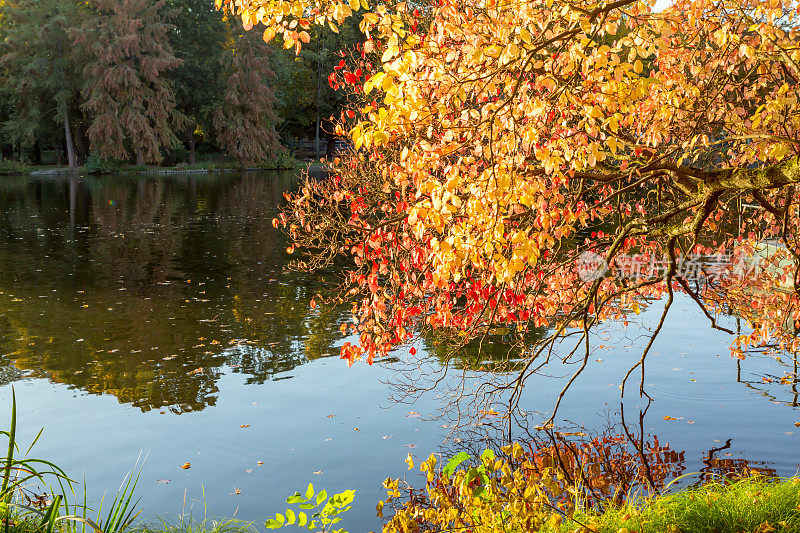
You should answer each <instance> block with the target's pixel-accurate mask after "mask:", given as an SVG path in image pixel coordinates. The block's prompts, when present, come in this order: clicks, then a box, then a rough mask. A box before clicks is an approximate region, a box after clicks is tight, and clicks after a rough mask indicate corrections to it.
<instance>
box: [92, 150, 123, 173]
mask: <svg viewBox="0 0 800 533" xmlns="http://www.w3.org/2000/svg"><path fill="white" fill-rule="evenodd" d="M83 169H84V170H85V171H86V172H88V173H89V174H106V173H108V172H114V171H115V170H119V169H120V165H119V163H117V162H116V161H112V160H110V159H104V158H102V157H100V156H99V155H98V154H95V153H93V154H90V155H89V157H87V158H86V162H85V163H84V164H83Z"/></svg>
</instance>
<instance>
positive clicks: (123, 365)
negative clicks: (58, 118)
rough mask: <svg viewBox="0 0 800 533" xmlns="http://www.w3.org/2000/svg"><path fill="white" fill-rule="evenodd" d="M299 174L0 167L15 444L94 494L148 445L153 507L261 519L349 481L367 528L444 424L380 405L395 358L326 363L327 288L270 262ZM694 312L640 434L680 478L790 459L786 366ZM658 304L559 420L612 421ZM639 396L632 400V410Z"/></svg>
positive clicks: (783, 466)
mask: <svg viewBox="0 0 800 533" xmlns="http://www.w3.org/2000/svg"><path fill="white" fill-rule="evenodd" d="M293 183H294V177H293V175H292V174H290V173H284V174H280V173H245V174H233V173H227V174H219V175H198V174H195V175H171V176H166V177H136V176H134V177H131V176H127V177H126V176H113V177H81V178H60V177H2V178H0V420H7V419H8V412H9V409H8V406H9V405H10V398H11V384H14V386H15V388H16V394H17V399H18V404H19V411H20V413H19V419H20V433H21V437H20V440H21V442H22V443H23V444H27V442H29V441H30V440H31V439H32V438H33V437H34V436H35V434H36V432H37V431H38V429H39V428H40V427H45V432H44V435H43V437H42V439H41V440H40V441H39V443H37V445H36V448H35V449H34V451H33V455H35V456H37V457H45V458H47V459H50V460H53V461H54V462H56V463H57V464H60V465H62V466H64V467H66V468H68V469H69V470H70V472H71V473H72V474H73V475H74V477H76V478H78V479H82V478H83V477H84V476H85V478H86V480H87V484H88V486H89V490H90V492H91V495H92V496H93V497H97V496H99V495H100V494H102V491H104V490H110V491H111V492H113V491H114V490H115V489H116V486H117V485H118V484H119V481H120V480H121V479H122V477H123V476H124V475H125V473H126V472H127V471H128V470H129V469H130V468H131V467H132V466H133V464H134V463H135V461H136V459H137V457H138V456H139V453H140V452H143V453H144V454H146V455H147V459H146V462H145V464H144V469H143V471H142V476H141V480H140V482H139V490H138V493H139V495H141V496H142V505H143V507H144V508H145V509H146V511H145V516H147V517H151V516H153V515H161V516H167V517H174V516H176V515H177V514H178V513H181V512H184V511H189V510H190V509H191V510H192V512H193V514H194V516H195V517H202V515H203V513H204V512H205V511H206V510H207V511H208V513H209V514H210V515H214V516H230V515H232V514H234V513H236V516H238V517H240V518H243V519H247V520H256V521H258V522H263V520H264V518H265V517H266V516H267V515H268V514H271V513H274V512H276V511H279V510H280V504H281V503H282V501H283V499H284V498H285V497H286V496H287V495H288V494H290V493H292V492H293V491H294V490H297V489H303V488H304V487H305V486H306V484H307V483H308V482H309V481H313V482H314V484H315V486H317V487H318V488H326V489H328V491H329V492H330V491H337V490H342V489H345V488H355V489H357V496H356V508H355V509H354V510H353V511H352V512H351V513H349V514H350V516H349V517H348V519H347V520H346V522H345V525H346V526H347V527H349V528H350V531H352V532H354V533H355V532H358V531H368V530H370V529H377V528H379V524H380V523H379V521H378V519H377V518H375V516H374V505H375V503H376V501H377V499H378V497H379V496H380V495H381V491H380V483H381V481H382V480H383V479H384V478H385V477H386V476H387V475H393V476H396V475H401V474H402V473H403V472H404V470H405V464H404V463H403V459H404V458H405V456H406V453H408V452H411V453H413V454H415V455H417V456H426V455H427V454H428V453H430V452H434V451H438V450H440V449H442V448H441V447H440V445H441V443H442V440H443V438H444V437H445V436H446V435H447V432H448V429H447V428H443V427H441V426H442V422H441V421H426V420H425V418H426V415H427V414H428V413H431V412H433V411H434V409H435V407H436V405H438V404H437V401H436V399H435V397H434V395H431V396H430V397H424V398H423V399H422V400H420V401H419V402H418V403H416V404H414V405H413V406H407V405H394V404H392V403H391V402H389V401H388V394H389V391H388V389H387V387H386V386H385V385H384V384H383V381H384V380H386V379H389V378H390V377H391V370H390V369H389V368H386V367H384V366H382V365H374V366H373V367H367V366H365V365H356V366H354V367H352V368H347V367H346V365H345V364H344V363H342V362H341V361H340V360H339V359H338V358H337V357H331V356H335V355H336V354H337V350H338V349H337V346H338V344H339V343H341V342H342V339H341V338H340V335H339V333H338V326H339V323H340V321H341V319H342V317H341V316H327V315H320V313H319V312H318V311H319V310H317V311H312V310H311V309H310V307H309V302H310V299H311V298H312V297H313V295H314V294H315V290H316V289H317V288H318V287H319V284H320V283H324V281H323V280H321V279H320V278H319V277H315V276H305V277H303V276H300V275H296V274H286V273H284V272H283V267H284V265H285V262H286V260H287V256H286V254H285V252H284V248H285V244H284V243H283V241H282V239H281V236H280V235H279V234H278V232H277V231H276V230H274V229H273V228H272V225H271V220H272V218H273V217H274V216H275V215H276V213H277V209H278V206H279V204H280V201H281V199H282V193H283V192H284V191H285V190H286V189H288V188H290V187H291V186H292V184H293ZM692 305H694V304H693V303H692V302H690V301H687V300H681V299H678V300H677V301H676V303H675V304H674V305H673V311H674V312H673V313H672V315H671V316H670V318H669V320H668V322H667V324H666V325H665V327H664V330H663V331H662V334H661V335H660V337H659V339H658V340H657V342H656V344H655V346H654V348H653V353H652V357H651V358H650V359H649V360H648V366H647V372H648V374H647V383H648V391H649V392H650V394H651V396H653V398H654V399H655V401H654V402H653V404H652V405H651V406H650V409H649V411H648V414H647V417H646V418H645V423H644V425H645V430H646V431H647V432H648V433H650V434H652V435H657V436H658V438H659V441H660V442H661V443H665V442H669V444H670V446H671V448H672V449H673V450H678V451H683V450H685V451H686V454H685V461H684V462H683V463H682V465H681V469H682V471H685V472H695V471H700V470H702V469H710V468H712V467H713V466H714V465H718V464H719V461H730V462H736V461H738V462H739V463H740V464H742V463H744V462H748V463H749V464H752V465H754V466H759V467H761V468H765V469H770V470H774V471H775V472H777V473H779V474H782V475H789V474H793V473H795V472H796V470H797V468H798V463H800V446H798V444H800V440H798V438H799V437H800V427H796V426H795V422H800V408H798V396H797V383H796V380H793V379H787V376H789V375H790V374H791V372H792V371H793V370H794V369H793V367H792V362H791V361H790V360H789V359H788V358H787V357H786V356H785V355H784V356H782V357H781V358H780V360H776V359H775V358H773V357H771V356H761V357H749V358H748V359H746V360H745V361H743V362H741V364H739V365H737V363H736V361H734V360H732V359H731V358H730V357H729V355H728V349H727V346H728V343H729V342H730V339H729V338H727V337H726V336H725V335H724V334H722V333H720V332H715V331H712V330H711V329H710V328H709V327H708V325H707V323H706V322H705V321H704V319H703V317H702V315H701V314H700V313H699V312H698V311H697V310H696V309H695V308H693V307H692ZM653 307H654V309H651V310H649V311H647V312H645V313H643V314H642V315H641V322H642V324H641V325H640V326H635V325H631V326H629V327H628V328H624V327H623V326H622V325H620V324H609V325H608V326H607V327H606V328H605V331H603V332H601V333H600V334H599V337H598V339H597V340H596V345H597V346H598V348H597V350H596V351H595V353H594V355H593V358H594V362H593V365H592V367H591V368H590V369H589V371H587V373H586V374H585V375H584V376H583V377H582V378H581V379H580V380H579V381H578V382H576V384H575V387H574V388H573V390H572V391H571V393H570V394H569V395H568V396H567V398H566V400H565V404H564V407H563V409H562V411H560V417H563V418H567V419H569V420H571V421H573V422H576V423H579V424H582V425H584V426H586V427H588V428H596V429H601V428H602V427H604V425H605V424H606V423H607V421H608V420H609V419H613V418H614V417H615V412H616V411H618V409H619V400H618V396H619V389H618V385H619V380H620V378H621V376H622V375H623V374H624V372H625V370H627V368H628V367H629V366H630V365H631V363H632V362H633V361H635V360H636V359H637V358H638V356H639V352H637V348H639V349H640V348H641V347H642V346H643V345H644V342H645V341H644V339H643V338H642V336H641V335H642V334H643V333H645V332H646V331H647V328H648V327H652V321H653V320H655V319H656V318H657V316H656V315H657V314H658V311H657V308H658V307H659V304H656V305H654V306H653ZM732 321H733V319H728V322H732ZM571 370H572V368H571V367H567V368H564V369H563V373H564V374H567V373H568V372H570V371H571ZM781 378H784V380H783V383H781ZM562 383H563V382H561V381H559V380H555V379H553V380H542V381H537V382H535V383H533V384H532V385H529V387H528V389H527V390H526V395H525V398H524V402H525V404H526V406H528V407H529V408H531V409H539V410H547V409H549V408H550V407H551V406H552V402H553V399H554V397H555V395H556V394H557V392H558V390H559V389H560V386H561V385H562ZM636 407H637V402H636V401H634V402H631V403H630V405H629V406H626V410H628V412H629V413H634V414H633V415H632V416H633V418H636V416H635V414H636V411H635V409H636ZM415 413H421V415H420V416H417V415H416V414H415ZM664 417H668V418H674V420H671V419H666V420H665V419H664ZM6 424H7V423H6V422H3V423H2V425H3V426H4V427H5V425H6ZM728 439H730V446H729V447H726V448H724V449H723V450H719V451H711V452H710V450H713V449H715V448H722V447H724V446H726V444H728V442H727V441H728ZM445 449H446V448H445ZM704 461H705V462H704ZM714 461H716V462H714ZM186 462H190V463H191V468H189V469H186V470H184V469H181V468H180V466H181V465H183V464H184V463H186ZM712 463H713V464H712Z"/></svg>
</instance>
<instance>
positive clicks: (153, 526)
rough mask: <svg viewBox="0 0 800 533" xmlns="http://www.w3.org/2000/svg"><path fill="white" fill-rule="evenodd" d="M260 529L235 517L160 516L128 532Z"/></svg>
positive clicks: (244, 532) (245, 531)
mask: <svg viewBox="0 0 800 533" xmlns="http://www.w3.org/2000/svg"><path fill="white" fill-rule="evenodd" d="M257 531H258V529H257V528H256V527H255V524H254V523H253V522H245V521H243V520H237V519H235V518H229V519H224V520H212V519H209V518H203V520H202V521H196V520H193V519H192V518H191V517H180V518H178V519H176V520H167V519H164V518H158V519H156V520H155V521H152V522H144V523H140V524H137V525H135V526H134V527H132V528H131V529H129V530H128V533H256V532H257Z"/></svg>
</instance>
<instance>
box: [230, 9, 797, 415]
mask: <svg viewBox="0 0 800 533" xmlns="http://www.w3.org/2000/svg"><path fill="white" fill-rule="evenodd" d="M225 4H226V5H227V6H228V7H229V8H230V9H231V10H233V11H234V12H235V13H237V14H238V15H240V16H241V18H242V20H243V23H244V25H245V27H251V26H253V25H255V24H257V23H262V24H265V25H266V26H267V31H266V33H265V38H271V37H273V36H274V35H275V34H276V33H280V34H282V36H283V39H284V42H285V43H286V45H288V46H295V47H300V46H302V43H303V42H304V41H305V39H307V37H308V34H307V33H306V32H307V29H308V28H309V27H311V26H312V25H314V24H331V25H334V26H335V25H337V24H340V23H341V22H342V21H343V20H345V19H346V18H347V17H349V16H351V14H352V11H353V10H357V9H365V10H367V12H366V13H365V14H364V22H363V24H362V29H363V30H364V31H365V33H366V35H367V41H366V42H365V44H364V48H363V50H364V52H365V53H366V54H368V55H369V54H371V57H372V58H374V61H375V69H374V71H373V72H369V76H368V78H367V79H366V81H363V82H360V81H358V80H353V79H352V78H351V81H352V82H353V83H351V84H350V85H351V86H352V94H353V95H354V96H355V97H357V99H358V105H357V106H355V107H354V109H353V110H352V111H353V115H354V118H353V119H352V120H351V121H348V122H345V123H343V124H341V125H340V127H341V129H342V131H347V132H349V134H350V135H351V136H352V138H353V141H354V143H355V147H356V148H357V150H358V152H357V153H356V154H354V155H353V156H352V157H350V158H344V159H343V160H342V161H341V163H340V164H338V165H337V166H336V167H335V168H334V169H333V170H334V172H335V176H334V178H333V179H329V180H326V181H321V182H317V181H314V180H311V179H309V180H306V181H305V182H304V183H303V185H302V187H301V188H300V191H299V192H298V193H297V194H296V195H295V196H293V197H292V201H291V204H290V208H289V209H288V211H287V212H286V213H284V215H283V216H282V217H281V219H280V220H278V221H276V222H277V223H280V224H281V225H282V226H284V227H285V228H286V229H287V231H288V232H289V234H290V235H291V236H292V238H293V240H294V244H293V246H292V248H293V249H296V250H299V251H300V252H301V253H303V256H302V257H301V258H300V259H299V261H298V262H297V263H296V266H298V267H300V268H307V269H313V268H318V267H321V266H327V265H329V264H331V263H332V262H333V261H334V259H336V258H337V257H338V256H340V255H343V254H344V255H347V256H349V257H350V259H351V263H350V270H349V277H348V285H347V286H346V287H345V290H346V291H347V292H348V297H349V298H351V299H353V301H354V304H353V313H352V321H351V322H349V323H348V324H344V325H343V331H345V332H348V331H350V332H353V333H356V334H357V335H358V339H359V340H358V343H357V344H355V345H353V344H350V343H346V344H345V345H344V347H343V348H342V357H343V358H346V359H347V360H348V361H349V362H353V361H355V360H357V359H365V360H366V361H367V362H372V361H373V359H374V358H376V357H380V356H383V355H386V354H387V353H388V352H389V350H391V349H393V348H395V347H397V346H399V345H402V344H403V343H409V342H413V341H414V339H415V338H417V336H419V335H424V334H426V332H435V333H437V334H450V335H451V336H452V340H453V341H454V342H467V341H469V340H471V339H476V338H483V337H484V336H485V335H487V334H488V333H489V332H490V331H491V330H492V328H495V327H497V326H502V327H504V328H508V329H511V330H512V331H514V332H515V333H516V335H517V336H518V338H519V339H520V342H519V346H520V347H521V349H522V350H521V353H522V355H521V356H520V357H515V358H513V359H512V358H509V360H508V367H507V369H508V370H513V372H508V373H501V374H495V375H493V376H491V377H487V378H486V383H485V384H484V385H482V386H481V387H480V388H479V390H478V391H477V392H478V395H477V397H478V398H481V399H486V398H491V397H492V394H491V393H494V392H505V393H507V394H509V395H510V396H511V399H512V400H514V399H515V398H518V397H519V395H520V394H521V392H522V390H523V387H524V385H525V384H526V383H527V382H528V380H529V379H530V378H531V376H533V375H536V374H538V373H540V372H544V371H546V370H547V369H548V368H550V367H551V366H552V365H553V364H554V363H555V362H563V363H567V364H572V365H574V368H575V370H574V373H573V374H572V376H571V377H570V378H569V379H568V380H567V383H566V385H565V390H566V387H569V385H570V384H571V383H572V382H573V381H574V380H575V379H576V378H577V377H578V376H579V375H580V374H581V372H583V370H584V369H585V368H586V367H587V366H588V365H589V363H590V360H591V353H592V343H591V336H590V332H591V331H592V329H593V328H595V327H597V325H598V324H600V323H601V322H602V321H604V320H606V319H609V318H619V319H622V320H627V318H628V317H633V316H635V315H636V314H638V313H639V312H640V310H641V309H643V308H644V307H645V306H646V305H647V302H651V301H653V300H654V299H655V300H657V299H663V301H664V303H665V305H664V309H663V312H662V315H661V317H660V321H658V323H657V325H656V327H655V328H654V331H653V332H652V336H651V339H650V341H649V343H648V344H647V345H646V347H645V348H644V350H643V352H642V355H641V358H640V359H639V361H638V362H637V363H636V364H635V365H634V366H633V367H632V368H631V369H630V371H629V372H628V374H627V375H626V376H624V377H623V380H622V389H623V393H624V390H625V386H624V385H625V382H626V381H627V379H628V377H629V376H631V375H637V376H638V375H641V382H640V388H639V391H640V393H641V394H644V390H643V384H644V381H643V377H644V365H645V362H646V358H647V355H648V352H649V350H650V347H651V346H652V343H653V341H654V339H655V338H656V335H657V334H658V332H659V331H660V329H661V327H662V325H663V323H664V319H665V317H666V316H667V314H668V312H669V310H670V307H671V306H672V304H673V302H674V299H675V295H676V293H679V292H680V293H684V294H685V295H687V297H688V298H691V299H692V300H693V301H694V302H696V303H697V305H698V306H699V307H700V309H701V310H702V312H703V313H705V314H706V316H708V318H709V322H710V325H711V326H712V327H716V328H719V329H724V330H726V331H729V332H730V333H731V334H732V344H731V351H732V354H733V355H735V356H737V357H744V356H745V353H746V350H747V349H748V347H758V346H765V345H774V346H776V347H778V348H781V349H786V350H790V351H792V352H794V353H795V354H796V353H797V351H798V349H800V339H798V337H797V336H796V332H797V331H798V329H800V242H798V240H797V235H798V233H800V231H798V230H800V218H799V216H798V193H797V189H796V187H797V184H798V182H800V163H799V162H798V155H800V133H798V132H799V131H800V112H799V111H800V107H798V95H799V94H800V90H798V89H800V86H799V85H798V83H799V81H798V80H800V42H798V23H800V8H798V6H797V5H796V4H795V3H792V2H791V1H788V0H787V1H784V0H768V1H764V0H714V1H712V0H677V1H676V2H674V3H673V4H672V5H671V6H669V7H668V8H666V9H664V10H661V11H654V10H653V9H652V7H651V5H649V4H648V3H645V2H642V1H638V0H614V1H599V2H598V1H592V0H577V1H560V0H524V1H522V2H508V1H504V0H491V1H489V2H473V1H471V0H437V1H436V2H433V3H431V4H419V5H417V7H414V6H413V5H411V4H407V3H404V2H403V3H400V2H398V3H394V4H390V5H386V4H375V5H370V4H369V3H368V2H365V3H364V4H363V5H360V4H359V3H358V2H356V1H353V2H349V3H348V4H344V3H341V2H338V1H328V2H322V3H317V4H314V5H310V4H307V3H306V2H305V1H304V0H289V1H281V2H270V3H262V2H261V1H260V0H250V1H244V2H238V1H237V2H235V3H234V2H232V1H229V0H225ZM352 71H353V69H352V67H351V68H350V72H352ZM709 258H717V259H716V263H714V261H709V260H708V259H709ZM756 260H759V261H761V263H762V264H761V265H760V267H759V268H754V263H755V261H756ZM632 262H634V263H637V262H638V264H639V266H641V265H642V264H647V265H652V267H653V268H650V269H649V270H648V271H647V272H644V271H642V269H641V268H639V270H636V268H635V267H636V264H632ZM720 265H721V270H720ZM689 267H691V269H693V270H688V268H689ZM712 267H713V269H714V270H712ZM719 312H723V313H728V314H734V315H736V316H739V317H741V318H744V319H745V320H746V321H747V322H748V323H749V324H750V328H749V329H747V330H746V331H744V332H737V331H730V330H727V329H725V327H724V326H722V325H720V324H719V323H718V322H717V316H718V313H719ZM540 328H547V334H546V335H544V336H539V334H540V332H541V329H540ZM412 351H413V348H412ZM634 373H635V374H634ZM483 393H486V394H483ZM555 407H556V409H557V407H558V404H556V406H555ZM552 416H554V415H551V418H550V420H551V421H552Z"/></svg>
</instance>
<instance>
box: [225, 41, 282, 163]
mask: <svg viewBox="0 0 800 533" xmlns="http://www.w3.org/2000/svg"><path fill="white" fill-rule="evenodd" d="M234 30H235V28H234ZM219 75H220V76H221V78H222V79H223V80H225V83H226V87H225V91H224V94H223V96H222V101H221V102H219V106H218V107H217V109H216V110H215V112H214V127H215V128H216V130H217V142H218V143H219V145H220V147H222V148H223V149H224V150H225V151H226V152H227V153H228V154H230V155H231V156H233V157H235V158H236V159H237V160H239V161H241V162H243V163H248V164H258V163H264V162H269V161H271V160H274V159H275V158H276V157H278V156H279V154H280V153H281V152H282V151H283V147H282V146H281V145H280V144H279V143H278V135H277V133H276V132H275V121H276V116H275V111H274V105H275V96H274V93H273V90H272V85H271V82H272V79H273V78H274V74H273V72H272V70H271V69H270V66H269V57H268V48H267V46H266V44H265V43H264V42H263V41H262V40H261V36H260V35H259V34H257V33H243V32H241V31H238V32H235V33H234V34H233V35H232V36H231V45H230V47H229V49H228V50H227V53H226V54H225V55H224V56H223V60H222V64H221V65H220V74H219Z"/></svg>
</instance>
